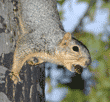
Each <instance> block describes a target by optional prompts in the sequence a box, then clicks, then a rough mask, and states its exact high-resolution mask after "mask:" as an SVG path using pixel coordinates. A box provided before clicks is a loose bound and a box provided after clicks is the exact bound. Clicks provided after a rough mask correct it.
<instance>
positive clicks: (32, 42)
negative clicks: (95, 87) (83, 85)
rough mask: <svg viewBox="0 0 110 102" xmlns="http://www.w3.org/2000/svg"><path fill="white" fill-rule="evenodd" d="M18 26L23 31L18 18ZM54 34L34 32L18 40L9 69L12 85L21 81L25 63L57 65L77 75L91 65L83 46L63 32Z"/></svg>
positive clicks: (88, 55) (20, 20) (86, 50)
mask: <svg viewBox="0 0 110 102" xmlns="http://www.w3.org/2000/svg"><path fill="white" fill-rule="evenodd" d="M18 9H20V8H18ZM19 24H20V26H21V29H22V30H24V28H23V26H22V25H23V24H22V19H21V17H20V16H19ZM24 31H25V30H24ZM26 33H27V32H26ZM56 33H57V34H56ZM56 33H55V34H56V35H48V34H47V35H46V36H45V34H40V33H39V32H37V31H34V32H32V33H28V34H24V35H22V36H20V37H19V38H18V40H17V44H16V49H15V52H14V58H13V65H12V69H11V72H12V73H11V75H12V76H11V77H12V78H11V79H12V80H13V81H14V84H17V82H18V81H21V80H20V77H19V72H20V70H21V68H22V66H23V65H24V63H25V62H26V61H27V62H28V63H29V64H30V65H37V64H40V63H42V62H50V63H54V64H59V65H63V66H65V67H66V68H67V69H68V70H70V71H72V72H75V71H76V72H77V73H80V71H82V67H83V68H85V67H87V66H88V65H89V64H90V63H91V57H90V54H89V51H88V49H87V48H86V46H85V45H83V44H82V43H81V42H80V41H78V40H77V39H75V38H72V37H71V34H70V33H69V32H67V33H65V34H64V32H63V33H59V32H57V31H56ZM53 40H54V41H53ZM53 42H54V43H53ZM33 57H36V58H37V59H38V62H34V61H33Z"/></svg>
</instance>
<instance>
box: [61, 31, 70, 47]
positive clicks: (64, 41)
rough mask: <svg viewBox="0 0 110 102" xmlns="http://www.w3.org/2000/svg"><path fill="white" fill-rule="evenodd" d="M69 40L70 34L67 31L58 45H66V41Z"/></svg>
mask: <svg viewBox="0 0 110 102" xmlns="http://www.w3.org/2000/svg"><path fill="white" fill-rule="evenodd" d="M70 41H71V34H70V33H69V32H67V33H66V34H65V35H64V37H63V39H62V41H61V43H60V45H62V46H63V45H68V43H69V42H70Z"/></svg>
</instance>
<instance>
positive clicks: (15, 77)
mask: <svg viewBox="0 0 110 102" xmlns="http://www.w3.org/2000/svg"><path fill="white" fill-rule="evenodd" d="M10 76H11V80H13V82H14V84H17V83H18V82H19V83H22V81H21V79H20V77H19V74H14V73H13V72H12V73H10Z"/></svg>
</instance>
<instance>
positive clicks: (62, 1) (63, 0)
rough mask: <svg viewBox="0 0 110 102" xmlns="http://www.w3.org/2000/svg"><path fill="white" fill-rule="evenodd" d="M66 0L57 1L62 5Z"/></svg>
mask: <svg viewBox="0 0 110 102" xmlns="http://www.w3.org/2000/svg"><path fill="white" fill-rule="evenodd" d="M64 2H65V0H57V3H59V4H60V5H62V4H63V3H64Z"/></svg>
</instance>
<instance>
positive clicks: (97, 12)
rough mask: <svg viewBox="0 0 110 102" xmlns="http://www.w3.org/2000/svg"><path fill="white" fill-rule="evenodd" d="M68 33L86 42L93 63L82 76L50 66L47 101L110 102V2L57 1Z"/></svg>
mask: <svg viewBox="0 0 110 102" xmlns="http://www.w3.org/2000/svg"><path fill="white" fill-rule="evenodd" d="M57 8H58V11H59V14H60V18H61V22H62V24H63V27H64V29H65V31H66V32H70V33H71V34H72V35H73V36H74V37H75V38H76V39H78V40H79V41H81V42H83V43H84V44H85V45H86V46H87V48H88V49H89V51H90V54H91V58H92V63H91V65H90V66H89V67H88V68H86V69H84V70H83V72H82V74H77V73H72V72H70V71H69V70H67V69H66V68H64V67H63V66H57V65H55V64H51V63H46V68H45V73H46V87H45V95H46V101H47V102H110V91H109V90H110V40H109V39H110V0H57Z"/></svg>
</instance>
